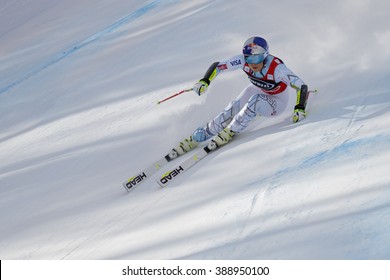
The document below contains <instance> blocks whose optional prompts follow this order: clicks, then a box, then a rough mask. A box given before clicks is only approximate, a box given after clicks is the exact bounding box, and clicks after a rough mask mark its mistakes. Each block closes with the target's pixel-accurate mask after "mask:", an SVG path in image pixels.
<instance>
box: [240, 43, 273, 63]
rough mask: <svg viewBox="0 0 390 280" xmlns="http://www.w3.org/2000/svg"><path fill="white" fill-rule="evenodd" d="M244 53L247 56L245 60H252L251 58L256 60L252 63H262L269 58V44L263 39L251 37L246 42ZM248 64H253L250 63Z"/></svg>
mask: <svg viewBox="0 0 390 280" xmlns="http://www.w3.org/2000/svg"><path fill="white" fill-rule="evenodd" d="M242 53H243V54H244V55H245V58H248V60H250V58H251V56H254V57H253V58H256V60H255V61H252V63H261V62H263V61H264V59H265V58H266V57H267V56H268V43H267V41H266V40H265V39H263V38H261V37H251V38H249V39H248V40H246V42H245V44H244V46H243V48H242ZM248 63H251V62H250V61H248Z"/></svg>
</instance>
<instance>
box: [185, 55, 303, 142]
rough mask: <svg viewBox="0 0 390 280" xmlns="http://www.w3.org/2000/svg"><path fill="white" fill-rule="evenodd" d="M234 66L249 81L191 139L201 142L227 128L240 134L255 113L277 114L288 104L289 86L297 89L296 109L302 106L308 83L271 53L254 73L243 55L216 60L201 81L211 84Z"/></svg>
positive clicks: (261, 114) (264, 115) (266, 115)
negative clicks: (261, 66)
mask: <svg viewBox="0 0 390 280" xmlns="http://www.w3.org/2000/svg"><path fill="white" fill-rule="evenodd" d="M237 69H242V70H243V71H244V72H245V73H246V74H247V76H248V78H249V80H250V82H251V84H250V85H248V86H247V87H246V88H245V89H244V90H243V91H242V92H241V93H240V95H239V96H238V97H237V98H236V99H234V100H233V101H231V102H230V103H229V105H228V106H227V107H226V108H225V109H224V110H223V111H222V112H221V113H220V114H218V115H217V116H216V117H215V118H213V119H212V120H211V121H210V122H208V123H207V124H206V125H204V126H203V127H199V128H197V129H196V130H195V131H194V132H193V134H192V139H193V140H194V141H196V142H203V141H205V140H207V139H209V138H210V137H212V136H213V135H216V134H218V132H220V131H221V130H223V129H224V128H226V127H228V128H229V129H230V130H231V131H234V132H235V133H239V132H241V131H243V130H244V129H245V128H246V127H247V126H248V124H249V122H250V121H252V120H253V119H254V118H255V117H256V116H257V115H260V116H263V117H272V116H277V115H280V114H281V113H282V112H283V111H284V110H285V109H286V107H287V104H288V90H287V87H288V86H290V87H292V88H294V89H295V90H296V91H297V101H296V106H295V109H302V110H304V109H305V106H306V100H307V86H306V85H305V83H304V82H303V81H302V80H301V79H300V78H299V77H298V76H297V75H295V74H294V73H293V72H292V71H291V70H290V69H288V68H287V67H286V65H285V64H284V63H283V61H282V60H281V59H279V58H277V57H275V56H273V55H268V56H267V57H266V59H265V60H264V66H263V68H262V69H261V71H259V72H253V71H252V70H251V69H250V68H249V66H248V64H246V62H245V59H244V55H236V56H234V57H232V58H230V59H229V60H226V61H222V62H215V63H213V64H212V65H211V66H210V68H209V69H208V71H207V72H206V74H205V76H204V77H203V79H201V80H203V81H206V82H207V83H208V84H210V82H211V81H212V80H213V79H214V78H215V77H216V76H217V75H218V74H220V73H221V72H225V71H231V70H237ZM302 86H304V87H306V91H303V90H302V91H301V88H302Z"/></svg>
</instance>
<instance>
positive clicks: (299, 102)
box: [275, 64, 309, 122]
mask: <svg viewBox="0 0 390 280" xmlns="http://www.w3.org/2000/svg"><path fill="white" fill-rule="evenodd" d="M275 70H276V71H275V76H276V79H279V80H280V81H283V82H284V83H286V84H287V85H289V86H291V87H292V88H293V89H295V90H296V93H297V99H296V102H295V107H294V113H293V122H298V121H299V120H301V119H304V118H305V117H306V111H305V109H306V104H307V98H308V97H309V91H308V87H307V85H306V84H305V82H304V81H302V79H301V78H299V77H298V76H297V75H295V74H294V73H293V72H292V71H291V70H290V69H288V68H287V66H286V65H284V64H280V65H279V66H278V67H277V69H275Z"/></svg>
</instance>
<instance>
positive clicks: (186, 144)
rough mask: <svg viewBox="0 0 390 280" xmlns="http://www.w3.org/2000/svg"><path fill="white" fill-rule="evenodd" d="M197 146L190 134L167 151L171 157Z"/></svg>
mask: <svg viewBox="0 0 390 280" xmlns="http://www.w3.org/2000/svg"><path fill="white" fill-rule="evenodd" d="M197 146H198V142H196V141H194V140H193V139H192V136H190V137H188V138H185V139H184V140H183V141H182V142H180V143H179V144H177V145H176V146H175V147H174V148H173V149H172V151H171V152H170V153H169V157H170V158H171V159H174V158H177V157H178V156H181V155H183V154H185V153H187V152H189V151H191V150H192V149H194V148H196V147H197Z"/></svg>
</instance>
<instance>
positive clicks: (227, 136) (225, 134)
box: [207, 128, 235, 151]
mask: <svg viewBox="0 0 390 280" xmlns="http://www.w3.org/2000/svg"><path fill="white" fill-rule="evenodd" d="M234 135H235V132H234V131H231V130H230V129H229V128H225V129H224V130H222V131H220V132H219V133H218V134H217V135H216V136H215V137H214V138H213V139H211V141H210V143H209V144H208V145H207V147H208V148H209V150H211V151H212V150H215V149H217V148H219V147H220V146H223V145H225V144H226V143H228V142H229V141H230V140H231V139H232V138H233V136H234Z"/></svg>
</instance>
